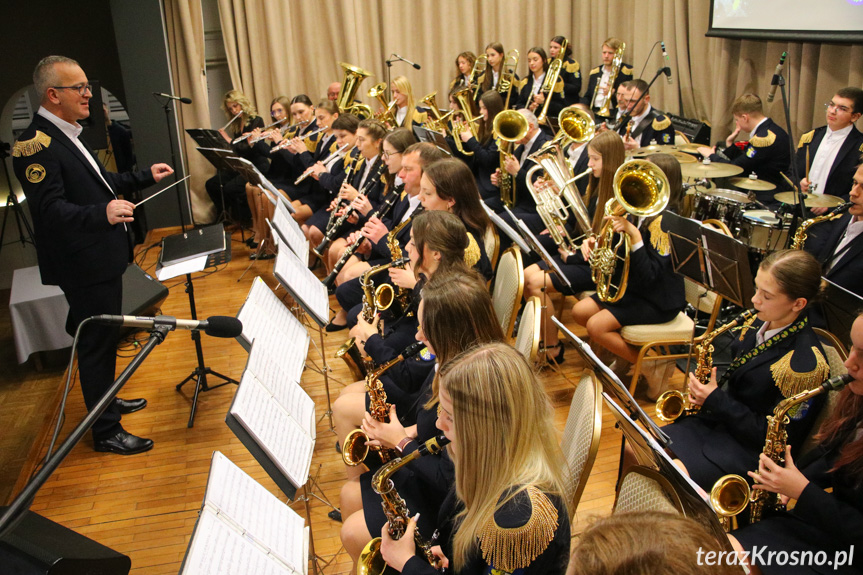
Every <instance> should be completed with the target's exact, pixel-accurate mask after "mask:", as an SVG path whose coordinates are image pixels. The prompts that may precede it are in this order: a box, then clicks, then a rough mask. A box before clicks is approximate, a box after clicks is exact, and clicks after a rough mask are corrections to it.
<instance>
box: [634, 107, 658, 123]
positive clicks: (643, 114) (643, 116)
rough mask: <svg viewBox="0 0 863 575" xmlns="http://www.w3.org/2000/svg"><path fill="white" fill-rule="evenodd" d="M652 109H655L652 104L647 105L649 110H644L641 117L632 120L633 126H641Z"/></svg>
mask: <svg viewBox="0 0 863 575" xmlns="http://www.w3.org/2000/svg"><path fill="white" fill-rule="evenodd" d="M652 109H653V107H652V106H651V105H650V104H647V108H645V109H644V112H642V114H641V115H640V116H635V117H633V118H632V121H633V122H634V124H633V125H634V126H638V125H640V124H641V121H642V120H643V119H644V118H645V117H646V116H647V115H648V114H649V113H650V111H651V110H652Z"/></svg>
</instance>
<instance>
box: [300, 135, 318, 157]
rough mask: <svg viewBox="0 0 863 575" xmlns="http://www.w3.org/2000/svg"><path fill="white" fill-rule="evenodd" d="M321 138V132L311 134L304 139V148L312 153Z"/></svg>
mask: <svg viewBox="0 0 863 575" xmlns="http://www.w3.org/2000/svg"><path fill="white" fill-rule="evenodd" d="M320 139H321V134H318V135H317V136H312V137H311V138H306V139H305V140H304V141H305V143H306V149H307V150H308V151H309V153H310V154H314V153H315V150H316V149H317V148H318V140H320Z"/></svg>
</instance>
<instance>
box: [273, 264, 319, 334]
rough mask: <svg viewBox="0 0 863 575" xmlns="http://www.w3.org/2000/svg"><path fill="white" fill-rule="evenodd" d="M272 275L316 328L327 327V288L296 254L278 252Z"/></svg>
mask: <svg viewBox="0 0 863 575" xmlns="http://www.w3.org/2000/svg"><path fill="white" fill-rule="evenodd" d="M273 273H274V274H275V276H276V278H277V279H278V280H279V282H280V283H281V284H282V285H283V286H285V288H286V289H287V290H288V292H289V293H290V294H291V297H293V298H294V300H296V302H297V303H298V304H300V306H301V307H302V308H303V310H305V312H306V313H307V314H309V317H311V318H312V319H313V320H314V321H315V323H317V324H318V326H320V327H323V326H325V325H327V323H328V322H329V316H330V298H329V295H328V294H327V286H325V285H324V284H322V283H321V280H319V279H318V278H317V277H316V276H315V274H314V273H313V272H312V270H310V269H309V268H308V267H307V266H306V264H305V263H303V262H302V261H301V260H300V258H298V257H297V255H296V254H294V253H293V252H291V251H288V250H280V251H279V253H278V255H277V256H276V266H275V270H274V271H273Z"/></svg>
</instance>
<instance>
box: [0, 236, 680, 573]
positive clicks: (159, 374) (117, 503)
mask: <svg viewBox="0 0 863 575" xmlns="http://www.w3.org/2000/svg"><path fill="white" fill-rule="evenodd" d="M176 231H178V230H158V231H156V232H151V234H150V236H149V237H148V244H152V243H155V242H158V241H159V239H160V238H161V237H162V236H163V235H167V234H169V233H173V232H176ZM234 240H235V241H234V242H232V245H233V261H232V262H230V263H229V264H227V265H226V266H223V267H222V268H221V269H219V270H218V271H217V272H216V273H210V274H198V275H196V277H195V280H194V285H195V294H196V304H197V310H198V316H199V317H201V318H206V317H208V316H211V315H235V314H236V312H237V310H238V309H239V307H240V305H241V304H242V302H243V301H244V299H245V297H246V294H247V293H248V290H249V288H250V285H251V282H252V279H253V278H254V277H255V276H256V275H260V276H261V277H262V278H263V279H264V280H265V281H266V282H267V284H268V285H270V286H271V287H275V286H276V281H275V279H274V277H273V276H272V263H273V260H269V261H262V262H256V263H254V264H253V265H252V268H251V270H250V271H249V273H247V274H246V275H245V277H243V278H242V279H241V280H239V278H240V276H241V274H242V273H243V270H244V269H245V267H246V265H248V263H249V260H248V259H247V254H248V248H246V247H245V245H243V244H242V243H240V242H239V241H238V240H239V232H237V233H235V235H234ZM157 251H158V250H155V249H154V250H150V251H149V252H147V253H146V254H144V257H143V263H142V264H141V265H142V267H143V268H144V269H145V270H148V271H150V272H152V271H153V267H154V265H155V259H156V256H157ZM318 273H320V270H318ZM238 280H239V281H238ZM166 285H168V286H169V287H170V293H169V296H168V299H167V300H166V301H165V302H164V304H163V305H162V310H161V311H162V313H163V314H167V315H173V316H176V317H180V318H188V317H190V312H189V301H188V297H187V295H186V293H184V288H183V285H182V283H181V281H180V280H179V279H177V280H169V281H168V282H166ZM277 293H278V294H279V295H284V294H285V291H284V290H283V289H282V290H280V291H278V292H277ZM331 305H333V306H335V305H337V304H336V303H335V298H332V299H331ZM565 316H567V318H568V316H569V312H568V311H567V312H566V313H565ZM0 319H2V318H0ZM569 323H572V322H571V321H570V322H569ZM0 325H2V324H0ZM346 333H347V332H344V331H343V332H338V333H334V334H328V336H327V337H326V339H325V350H324V352H325V354H326V356H327V358H332V354H333V353H334V351H335V350H336V349H337V348H338V347H339V346H340V345H341V344H342V343H343V342H344V340H345V338H346V335H345V334H346ZM577 333H578V332H577ZM202 341H203V349H204V357H205V360H206V364H207V365H208V366H209V367H211V368H212V369H214V370H215V371H218V372H221V373H223V374H225V375H228V376H231V377H234V378H236V379H239V377H240V375H241V374H242V370H243V367H244V364H245V362H246V358H247V354H246V353H245V351H244V350H243V348H242V347H241V346H240V344H239V343H237V342H236V341H234V340H227V339H216V338H208V337H206V336H204V337H203V340H202ZM312 341H313V345H312V347H311V349H310V357H315V356H316V355H317V356H318V361H319V357H320V356H319V355H318V353H319V352H318V351H317V348H316V344H317V341H318V335H317V333H315V334H313V338H312ZM568 352H569V353H568V354H567V362H566V363H564V364H563V369H562V373H563V374H564V375H565V376H566V378H564V377H563V376H562V375H560V374H557V373H555V372H553V371H550V370H545V371H543V373H542V376H541V379H542V381H543V383H544V385H545V387H546V390H547V391H548V393H549V395H550V397H551V398H552V401H553V404H554V408H555V422H556V426H557V428H558V429H559V430H562V429H563V425H564V422H565V421H566V416H567V411H568V408H569V402H570V400H571V398H572V391H573V384H574V383H577V382H578V379H579V377H580V375H581V370H580V368H578V367H575V364H576V363H577V362H576V361H575V356H576V354H575V353H574V352H573V351H572V350H568ZM126 355H130V354H129V353H127V354H126ZM128 361H129V360H128V358H125V359H121V360H120V361H119V363H118V369H121V368H122V367H123V366H125V365H126V363H127V362H128ZM195 362H196V360H195V350H194V345H193V342H192V340H191V338H190V336H189V333H188V332H181V331H177V332H173V333H171V334H169V336H168V338H167V339H166V341H165V343H163V344H162V345H160V346H158V347H157V348H156V349H155V350H154V351H153V353H152V354H151V355H150V357H149V358H148V359H147V360H146V361H145V362H144V363H143V365H142V366H141V368H140V369H139V370H138V372H137V373H136V374H135V375H134V377H133V378H132V379H131V381H130V382H129V383H128V384H127V385H126V387H125V388H124V390H123V391H122V393H121V396H122V397H126V398H135V397H146V398H147V399H148V401H149V405H148V407H147V408H146V409H145V410H143V411H139V412H137V413H133V414H130V415H127V416H124V417H123V424H124V426H125V427H126V428H127V429H128V430H129V431H130V432H132V433H135V434H137V435H141V436H144V437H150V438H152V439H153V440H154V441H155V448H154V449H153V450H152V451H150V452H148V453H145V454H141V455H135V456H130V457H122V456H118V455H113V454H105V453H95V452H93V450H92V448H91V445H90V439H89V436H87V437H86V438H85V440H84V441H82V442H81V443H80V444H79V445H78V446H77V447H75V449H74V450H73V451H72V453H71V454H70V455H69V457H68V458H67V459H66V461H65V462H64V463H63V464H62V465H61V467H60V468H59V469H58V470H57V471H56V472H55V473H54V475H53V476H52V477H51V478H50V479H49V480H48V482H47V483H46V484H45V486H44V487H43V489H42V490H41V491H40V492H39V494H38V495H37V497H36V499H35V501H34V503H33V506H32V509H33V511H35V512H37V513H40V514H42V515H44V516H46V517H48V518H49V519H51V520H53V521H56V522H58V523H61V524H62V525H65V526H66V527H69V528H71V529H74V530H76V531H78V532H79V533H82V534H84V535H86V536H87V537H90V538H92V539H95V540H96V541H99V542H100V543H102V544H104V545H107V546H109V547H111V548H113V549H116V550H117V551H120V552H122V553H125V554H128V555H129V556H130V557H131V559H132V573H135V574H144V573H146V574H154V575H156V574H163V573H177V572H178V570H179V567H180V563H181V561H182V559H183V555H184V552H185V550H186V546H187V544H188V541H189V537H190V535H191V532H192V528H193V526H194V523H195V519H196V517H197V514H198V510H199V509H200V506H201V501H202V498H203V495H204V487H205V485H206V480H207V473H208V469H209V464H210V458H211V455H212V452H213V451H214V450H219V451H221V452H222V453H224V454H225V455H227V456H228V457H229V458H230V459H231V460H232V461H233V462H234V463H236V464H237V465H239V466H240V467H241V468H243V469H244V470H245V471H246V472H248V473H249V474H250V475H252V476H253V477H254V478H255V479H257V480H258V481H259V482H260V483H261V484H263V485H265V486H266V487H267V488H268V489H270V491H271V492H273V493H274V494H276V495H279V496H280V499H282V500H284V499H285V497H284V495H282V494H281V493H280V492H279V490H278V489H277V488H276V486H275V484H274V483H273V482H272V481H271V480H270V479H269V477H268V476H267V475H266V473H265V472H264V471H263V470H262V468H261V467H260V466H259V465H258V464H257V462H256V461H255V460H254V459H253V458H252V456H251V455H249V453H248V452H247V451H246V450H245V448H244V447H243V446H242V445H241V444H240V442H239V440H237V439H236V438H235V437H234V435H233V433H232V432H231V431H230V430H229V429H228V427H227V425H226V424H225V415H226V413H227V410H228V407H229V405H230V402H231V400H232V398H233V395H234V391H235V387H234V386H232V385H229V386H225V387H221V388H218V389H215V390H212V391H209V392H207V393H202V394H201V396H200V399H199V403H198V412H197V416H196V419H195V425H194V427H193V428H191V429H189V428H187V427H186V421H187V418H188V415H189V407H190V404H191V394H192V392H193V388H192V387H191V385H187V386H186V387H185V388H184V389H183V390H182V391H181V392H179V393H178V392H177V391H176V390H175V385H176V384H177V383H179V382H180V381H182V380H183V378H185V377H186V376H187V375H188V374H189V373H190V372H191V371H192V370H193V369H194V367H195ZM328 362H329V364H330V366H331V368H332V377H331V378H330V382H331V386H330V387H331V395H332V398H333V399H335V397H337V395H338V392H339V388H340V386H341V385H343V384H345V383H348V382H349V380H350V378H349V376H348V372H347V368H346V367H345V366H344V364H343V363H342V362H340V361H339V360H332V359H328ZM336 362H338V363H336ZM3 377H4V378H5V377H6V376H5V375H4V376H3ZM61 377H62V374H58V373H56V372H54V373H51V374H50V376H49V377H48V380H49V381H52V382H53V385H54V388H53V389H54V390H56V389H57V388H58V387H59V386H60V380H61ZM677 380H680V381H682V375H681V374H680V373H679V372H678V373H677V378H676V381H677ZM210 383H211V385H212V383H213V382H212V381H211V382H210ZM302 385H303V387H304V388H305V390H306V391H307V392H308V393H309V395H310V396H311V397H312V398H313V399H314V400H315V403H316V406H317V413H318V415H319V417H321V416H322V415H323V414H324V412H325V411H326V405H327V404H326V394H325V390H324V383H323V377H322V376H321V375H319V374H318V373H315V372H314V371H313V370H311V369H307V370H306V372H305V374H304V377H303V381H302ZM645 405H647V402H645ZM0 409H2V412H0V417H3V418H8V417H9V413H8V411H9V410H10V409H15V407H14V405H11V404H6V403H4V404H2V405H0ZM648 411H649V412H651V413H652V408H651V407H649V408H648ZM83 414H84V406H83V400H82V398H81V394H80V391H79V390H77V389H73V391H72V393H71V395H70V398H69V404H68V407H67V424H66V430H68V429H69V428H71V425H72V424H73V423H74V422H77V421H79V420H80V418H81V417H82V415H83ZM4 421H5V419H4ZM317 434H318V435H317V445H316V449H315V454H314V457H313V459H312V475H315V474H317V476H318V481H319V486H320V492H319V494H320V495H322V496H323V497H325V498H328V499H329V500H330V501H332V502H333V504H334V505H338V494H339V490H340V487H341V485H342V482H343V479H344V472H343V464H342V463H341V458H340V456H339V455H338V454H337V453H336V452H335V450H334V448H333V446H334V435H332V433H331V432H330V430H329V422H328V421H327V419H326V418H322V419H321V420H320V421H319V423H318V427H317ZM31 443H32V440H31ZM27 447H29V444H28V445H26V446H24V448H27ZM4 448H5V447H4ZM619 448H620V434H619V432H618V431H617V430H615V429H614V428H613V424H612V421H611V416H610V415H609V414H608V413H606V414H605V416H604V419H603V436H602V441H601V444H600V451H599V454H598V457H597V460H596V464H595V466H594V469H593V473H592V474H591V477H590V479H589V481H588V484H587V486H586V489H585V491H584V495H583V496H582V500H581V504H580V506H579V509H578V512H577V523H576V531H578V530H580V529H583V527H584V525H585V524H586V523H588V522H589V519H590V518H591V517H593V516H595V515H605V514H608V513H609V512H610V509H611V506H612V503H613V501H614V484H615V481H616V477H617V465H618V456H619ZM23 471H24V473H27V474H29V472H30V470H28V469H25V470H23ZM294 508H295V509H296V510H297V511H298V512H299V513H300V514H304V510H303V508H302V505H301V504H299V503H295V504H294ZM311 509H312V513H311V525H312V531H313V534H314V543H315V547H316V551H317V553H318V555H319V556H321V557H323V558H324V559H327V560H331V563H330V564H329V566H327V567H326V568H324V569H323V572H324V573H348V572H349V570H350V561H349V558H348V556H347V554H345V553H344V552H343V551H341V552H340V542H339V529H340V526H341V524H340V523H336V522H334V521H332V520H330V519H328V518H327V513H328V512H329V511H330V508H329V507H327V506H326V505H325V504H323V503H321V502H319V501H315V500H313V501H312V505H311ZM310 572H311V570H310Z"/></svg>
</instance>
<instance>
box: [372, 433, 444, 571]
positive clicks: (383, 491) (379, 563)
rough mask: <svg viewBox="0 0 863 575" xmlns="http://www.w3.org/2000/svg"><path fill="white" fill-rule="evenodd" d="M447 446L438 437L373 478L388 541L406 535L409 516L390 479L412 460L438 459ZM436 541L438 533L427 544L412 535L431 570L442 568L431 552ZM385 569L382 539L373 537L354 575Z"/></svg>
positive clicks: (420, 538) (417, 532)
mask: <svg viewBox="0 0 863 575" xmlns="http://www.w3.org/2000/svg"><path fill="white" fill-rule="evenodd" d="M448 443H449V439H447V438H446V436H444V435H443V434H441V435H438V436H437V437H433V438H431V439H429V440H428V441H426V442H425V443H423V444H422V445H421V446H420V448H419V449H417V450H416V451H414V452H413V453H411V454H410V455H407V456H405V457H400V458H398V459H393V460H392V461H390V462H389V463H386V464H385V465H384V466H383V467H381V468H380V469H378V470H377V471H376V472H375V474H374V476H373V477H372V489H374V490H375V493H377V494H378V495H380V496H381V499H382V501H381V505H382V506H383V508H384V513H385V514H386V516H387V525H388V527H387V531H389V534H390V537H392V538H394V539H400V538H401V537H402V536H403V535H404V533H405V529H406V528H407V524H408V521H410V513H409V511H408V508H407V505H406V504H405V500H404V499H402V498H401V497H400V496H399V494H398V492H396V489H395V485H393V482H392V479H390V478H391V477H392V476H393V474H394V473H395V472H396V471H398V470H399V469H401V468H402V467H404V466H405V465H407V464H408V463H410V462H411V461H413V460H414V459H418V458H420V457H423V456H425V455H428V454H429V453H431V454H432V455H437V454H438V453H440V452H441V451H442V450H443V448H444V447H445V446H446V445H447V444H448ZM435 539H437V531H435V533H434V534H433V535H432V537H431V539H430V540H429V541H426V540H425V539H423V538H422V536H421V535H420V532H419V531H418V530H416V531H414V541H415V542H416V545H417V547H419V548H420V549H421V550H422V552H423V555H424V556H425V558H426V559H427V560H428V562H429V563H430V564H431V565H432V567H434V568H435V569H438V570H439V569H440V568H441V565H440V560H439V559H438V558H437V557H435V555H434V554H433V553H432V551H431V547H432V543H434V540H435ZM386 568H387V565H386V563H385V562H384V560H383V557H381V538H380V537H375V538H374V539H372V540H371V541H369V543H368V544H367V545H366V546H365V548H364V549H363V550H362V552H361V553H360V557H359V560H358V561H357V574H358V575H379V574H381V573H383V572H384V570H385V569H386Z"/></svg>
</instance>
